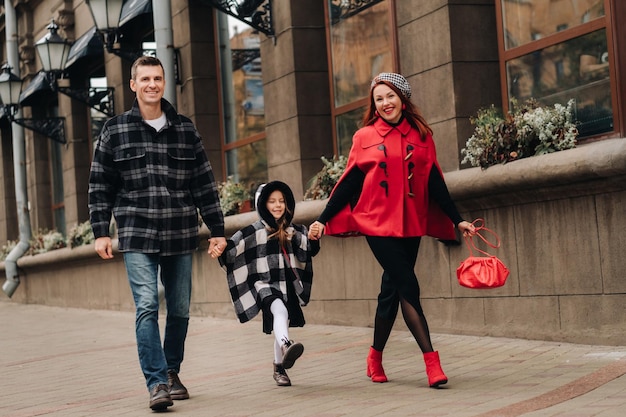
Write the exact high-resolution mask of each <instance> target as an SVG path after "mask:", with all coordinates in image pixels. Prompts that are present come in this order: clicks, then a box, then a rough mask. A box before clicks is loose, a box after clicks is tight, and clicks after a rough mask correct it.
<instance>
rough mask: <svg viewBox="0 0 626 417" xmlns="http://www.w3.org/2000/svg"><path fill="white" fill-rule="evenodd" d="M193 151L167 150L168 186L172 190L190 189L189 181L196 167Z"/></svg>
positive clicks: (183, 149) (181, 149)
mask: <svg viewBox="0 0 626 417" xmlns="http://www.w3.org/2000/svg"><path fill="white" fill-rule="evenodd" d="M195 162H196V154H195V153H194V151H193V149H185V148H172V149H168V150H167V165H168V176H167V185H168V188H170V189H172V190H180V189H187V188H189V180H190V179H191V174H192V173H193V169H194V167H195Z"/></svg>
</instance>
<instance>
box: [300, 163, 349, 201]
mask: <svg viewBox="0 0 626 417" xmlns="http://www.w3.org/2000/svg"><path fill="white" fill-rule="evenodd" d="M320 159H321V160H322V163H323V164H324V166H323V167H322V169H321V170H320V171H319V172H318V173H317V174H315V176H314V177H313V178H311V180H310V181H309V183H308V188H307V190H306V192H305V193H304V199H305V200H323V199H325V198H328V197H329V196H330V192H331V191H332V190H333V187H334V186H335V184H337V181H338V180H339V178H340V177H341V175H342V174H343V172H344V171H345V170H346V164H347V162H348V158H346V157H345V156H343V155H340V156H339V157H337V156H334V157H333V159H331V160H329V159H328V158H326V157H324V156H322V157H321V158H320Z"/></svg>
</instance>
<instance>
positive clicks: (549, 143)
mask: <svg viewBox="0 0 626 417" xmlns="http://www.w3.org/2000/svg"><path fill="white" fill-rule="evenodd" d="M573 106H574V100H573V99H572V100H570V101H569V102H568V103H567V106H563V105H561V104H555V105H554V106H553V107H541V106H539V104H538V103H537V101H535V100H532V99H530V100H527V101H526V102H525V103H524V104H522V105H518V104H517V102H515V101H514V102H513V105H512V111H511V112H510V113H509V114H507V115H506V116H503V115H502V113H501V112H500V111H499V110H497V109H496V108H495V107H494V106H493V105H492V106H491V107H489V108H486V109H480V110H479V111H478V113H477V116H476V117H472V118H470V122H471V123H472V125H473V126H474V134H473V135H472V137H470V138H469V139H468V140H467V142H466V144H465V148H463V149H461V153H462V154H463V155H465V156H464V158H463V160H462V163H466V162H468V163H470V164H471V165H472V166H480V167H482V168H487V167H489V166H491V165H495V164H498V163H506V162H510V161H515V160H517V159H521V158H526V157H529V156H533V155H542V154H546V153H550V152H555V151H560V150H564V149H569V148H573V147H575V146H576V138H577V136H578V130H577V129H576V124H575V123H574V121H573V120H572V118H573V117H572V109H573Z"/></svg>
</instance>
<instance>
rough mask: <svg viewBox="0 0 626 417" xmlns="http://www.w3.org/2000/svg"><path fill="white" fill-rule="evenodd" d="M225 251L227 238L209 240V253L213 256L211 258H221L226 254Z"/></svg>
mask: <svg viewBox="0 0 626 417" xmlns="http://www.w3.org/2000/svg"><path fill="white" fill-rule="evenodd" d="M224 249H226V238H225V237H212V238H211V239H209V250H208V251H207V253H208V254H209V255H211V258H213V259H215V258H218V257H220V256H221V255H222V253H224Z"/></svg>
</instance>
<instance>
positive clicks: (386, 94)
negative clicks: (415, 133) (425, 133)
mask: <svg viewBox="0 0 626 417" xmlns="http://www.w3.org/2000/svg"><path fill="white" fill-rule="evenodd" d="M372 97H373V98H374V104H375V105H376V111H378V114H379V115H380V117H382V118H383V119H385V120H386V121H388V122H389V123H398V121H399V120H400V117H402V99H401V98H400V96H398V95H397V94H396V92H395V91H393V90H392V89H391V88H389V86H388V85H385V84H378V85H377V86H376V87H374V90H372Z"/></svg>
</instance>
